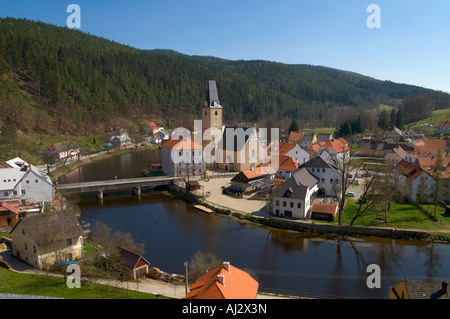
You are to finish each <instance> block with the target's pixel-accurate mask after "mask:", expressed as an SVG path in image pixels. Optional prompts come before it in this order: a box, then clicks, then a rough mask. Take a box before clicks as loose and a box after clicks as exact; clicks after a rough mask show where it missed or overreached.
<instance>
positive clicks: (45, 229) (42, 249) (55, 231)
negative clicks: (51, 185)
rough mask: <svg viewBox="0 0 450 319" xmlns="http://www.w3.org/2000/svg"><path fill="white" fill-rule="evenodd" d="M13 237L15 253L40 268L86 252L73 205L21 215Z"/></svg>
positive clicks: (13, 250) (13, 230)
mask: <svg viewBox="0 0 450 319" xmlns="http://www.w3.org/2000/svg"><path fill="white" fill-rule="evenodd" d="M11 240H12V253H13V255H14V256H16V257H17V258H18V259H20V260H23V261H25V262H27V263H29V264H30V265H33V266H34V267H36V268H39V269H42V268H46V267H47V266H50V265H52V264H53V263H54V262H55V261H57V260H62V261H76V260H77V259H79V258H82V256H83V229H82V228H81V226H80V224H79V223H78V219H77V217H76V216H75V213H74V212H73V210H72V209H66V210H61V211H56V212H52V213H47V214H40V215H35V216H29V217H22V218H21V219H19V221H18V222H17V224H16V225H15V226H14V228H13V229H12V230H11Z"/></svg>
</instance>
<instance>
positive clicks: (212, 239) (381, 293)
mask: <svg viewBox="0 0 450 319" xmlns="http://www.w3.org/2000/svg"><path fill="white" fill-rule="evenodd" d="M122 160H123V161H124V162H125V163H127V164H126V165H125V166H123V165H122V164H114V165H113V166H115V167H118V166H117V165H119V166H120V167H121V169H125V168H128V169H129V173H128V174H135V173H136V172H140V171H141V170H142V169H143V168H142V167H145V165H148V163H149V162H150V161H149V160H148V159H145V158H144V157H141V159H140V160H139V161H138V162H140V163H141V164H136V165H134V164H130V163H134V157H132V158H129V157H124V158H123V159H122ZM111 165H112V164H111ZM121 165H122V166H121ZM130 165H131V166H133V169H130V168H129V166H130ZM111 167H112V166H110V165H109V164H108V165H107V164H100V163H97V164H96V168H90V167H87V166H86V168H85V169H83V173H81V172H79V173H78V175H77V174H75V175H72V176H71V177H70V178H71V179H73V178H75V177H74V176H77V177H76V178H78V176H82V177H81V178H82V181H86V179H85V178H87V177H86V176H85V175H84V174H87V175H88V176H89V177H90V178H98V179H101V178H104V177H100V176H103V175H102V174H103V172H102V169H104V170H110V169H111ZM87 172H88V173H87ZM108 173H110V172H108ZM89 174H95V177H93V176H90V175H89ZM105 174H106V173H105ZM134 176H135V175H134ZM127 177H130V176H127ZM91 180H92V179H91ZM81 210H82V215H81V218H80V219H81V220H82V221H85V222H88V223H90V224H91V226H92V227H93V226H94V225H95V222H96V221H102V222H103V223H105V224H106V225H107V226H109V227H111V228H112V229H113V231H116V230H118V231H121V232H123V233H127V232H129V233H131V234H132V237H133V239H134V240H135V241H136V242H138V243H143V244H144V245H145V251H146V252H145V254H144V256H145V258H146V259H147V260H149V261H150V263H151V265H152V266H155V267H158V268H160V269H162V270H164V271H167V272H169V273H170V272H172V273H183V272H184V266H183V263H184V261H187V260H190V259H191V257H192V256H193V255H194V254H195V252H197V251H198V250H200V251H204V252H213V253H214V254H216V255H217V256H218V257H219V258H220V259H222V260H227V261H230V262H231V263H232V264H233V265H235V266H237V267H239V268H242V269H245V270H247V271H248V272H249V273H251V274H252V276H254V277H255V279H256V280H258V281H259V283H260V288H261V290H266V291H272V292H282V293H290V294H295V295H303V296H311V297H320V298H387V297H388V296H389V288H390V287H391V286H392V285H394V284H396V283H398V282H400V281H401V280H403V279H405V277H406V278H408V279H417V280H422V279H424V278H426V279H430V280H434V281H440V280H443V279H445V280H447V281H448V280H449V279H450V275H449V271H448V270H447V269H448V266H446V265H449V263H450V246H449V245H445V244H435V243H434V244H431V243H426V242H421V241H408V240H397V239H386V238H385V239H380V238H349V237H347V238H344V239H343V238H341V237H332V236H312V235H311V234H302V233H298V232H293V231H284V230H279V229H273V228H267V227H260V226H255V225H252V224H248V223H239V222H236V221H233V220H231V219H228V218H226V217H223V216H220V215H216V214H212V215H209V214H205V213H202V212H200V211H198V210H196V209H194V208H193V207H192V205H191V204H188V203H186V202H184V201H181V200H175V199H172V198H171V197H169V196H165V195H164V194H162V193H160V192H146V193H143V194H142V195H141V196H140V197H137V196H130V193H129V192H123V193H115V194H108V195H107V196H106V197H105V198H104V200H103V203H102V202H99V201H98V200H96V199H95V197H93V196H86V197H84V198H83V200H82V201H81ZM370 264H377V265H379V266H380V268H381V288H380V289H370V288H368V287H367V284H366V280H367V277H368V275H369V273H367V266H368V265H370Z"/></svg>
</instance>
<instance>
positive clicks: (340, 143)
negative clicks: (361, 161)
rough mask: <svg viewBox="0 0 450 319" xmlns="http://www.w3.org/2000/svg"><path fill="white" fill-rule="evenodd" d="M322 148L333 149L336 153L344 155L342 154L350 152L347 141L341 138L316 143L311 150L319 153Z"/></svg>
mask: <svg viewBox="0 0 450 319" xmlns="http://www.w3.org/2000/svg"><path fill="white" fill-rule="evenodd" d="M322 147H324V148H332V149H334V150H335V151H336V153H342V152H345V151H348V150H350V148H349V147H348V145H347V141H346V140H344V139H343V138H339V139H337V140H333V141H325V142H320V143H316V144H313V145H311V146H310V148H311V149H312V150H313V151H314V152H317V151H318V150H319V149H320V148H322Z"/></svg>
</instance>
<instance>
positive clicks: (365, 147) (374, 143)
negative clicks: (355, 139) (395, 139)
mask: <svg viewBox="0 0 450 319" xmlns="http://www.w3.org/2000/svg"><path fill="white" fill-rule="evenodd" d="M386 145H387V142H386V141H378V140H361V142H360V143H359V151H358V152H359V156H368V157H384V156H385V155H386V154H385V153H384V148H385V146H386Z"/></svg>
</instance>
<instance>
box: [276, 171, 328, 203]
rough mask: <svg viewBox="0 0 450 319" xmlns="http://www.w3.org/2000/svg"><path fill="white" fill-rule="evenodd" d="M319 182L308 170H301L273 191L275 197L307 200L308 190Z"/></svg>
mask: <svg viewBox="0 0 450 319" xmlns="http://www.w3.org/2000/svg"><path fill="white" fill-rule="evenodd" d="M318 182H319V180H318V179H317V178H316V177H314V175H312V174H311V173H310V172H309V171H308V170H307V169H306V168H300V169H299V170H297V171H295V172H294V173H293V174H292V176H291V177H290V178H289V179H288V180H287V181H286V182H284V183H283V184H282V185H278V186H276V187H275V188H274V190H273V197H289V198H294V199H305V197H306V193H307V191H308V189H310V188H311V187H313V186H314V185H316V184H317V183H318Z"/></svg>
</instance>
